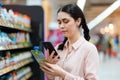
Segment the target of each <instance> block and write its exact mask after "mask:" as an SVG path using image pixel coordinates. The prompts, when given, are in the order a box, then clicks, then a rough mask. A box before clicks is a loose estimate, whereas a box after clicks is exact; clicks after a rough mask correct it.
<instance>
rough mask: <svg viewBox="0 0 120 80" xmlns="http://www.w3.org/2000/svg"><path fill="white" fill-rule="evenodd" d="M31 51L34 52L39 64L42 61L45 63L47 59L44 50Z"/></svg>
mask: <svg viewBox="0 0 120 80" xmlns="http://www.w3.org/2000/svg"><path fill="white" fill-rule="evenodd" d="M31 53H32V55H33V57H34V58H35V60H36V61H37V62H38V64H39V65H40V64H41V63H43V62H44V61H47V60H46V59H45V56H44V54H43V52H42V51H40V50H31Z"/></svg>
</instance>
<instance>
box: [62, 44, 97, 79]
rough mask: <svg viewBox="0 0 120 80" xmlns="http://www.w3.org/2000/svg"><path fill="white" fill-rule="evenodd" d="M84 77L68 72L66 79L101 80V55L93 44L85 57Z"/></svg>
mask: <svg viewBox="0 0 120 80" xmlns="http://www.w3.org/2000/svg"><path fill="white" fill-rule="evenodd" d="M84 66H85V67H84V68H85V69H84V72H85V73H84V77H80V76H75V75H73V74H70V73H67V74H66V76H65V78H64V80H99V78H98V69H99V56H98V51H97V49H96V47H95V46H92V47H91V48H90V49H89V50H88V54H87V56H86V57H85V65H84Z"/></svg>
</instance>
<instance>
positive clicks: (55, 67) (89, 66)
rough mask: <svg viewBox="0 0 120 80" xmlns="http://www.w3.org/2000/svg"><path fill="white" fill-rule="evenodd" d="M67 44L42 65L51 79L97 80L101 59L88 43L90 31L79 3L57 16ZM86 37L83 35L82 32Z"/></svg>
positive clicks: (63, 9)
mask: <svg viewBox="0 0 120 80" xmlns="http://www.w3.org/2000/svg"><path fill="white" fill-rule="evenodd" d="M57 15H58V17H57V21H58V24H59V28H60V31H61V32H62V33H63V35H64V36H65V39H64V41H63V42H62V43H61V44H58V45H57V46H56V50H57V52H58V54H59V55H58V56H56V57H53V54H54V51H53V52H52V54H51V55H49V50H47V55H48V56H47V60H48V62H44V63H43V64H41V65H40V68H41V70H43V71H44V72H45V73H46V76H47V79H48V80H98V69H99V56H98V52H97V49H96V47H95V46H94V45H93V44H92V43H90V42H89V39H90V36H89V29H88V27H87V24H86V20H85V17H84V14H83V12H82V11H81V9H80V8H79V7H78V6H77V5H76V4H68V5H65V6H63V7H61V8H60V9H59V10H58V13H57ZM82 29H83V33H84V37H83V35H82V32H80V31H82Z"/></svg>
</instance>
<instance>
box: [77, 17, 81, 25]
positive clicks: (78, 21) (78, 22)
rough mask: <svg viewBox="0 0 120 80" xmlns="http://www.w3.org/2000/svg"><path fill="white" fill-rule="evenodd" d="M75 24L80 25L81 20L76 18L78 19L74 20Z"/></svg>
mask: <svg viewBox="0 0 120 80" xmlns="http://www.w3.org/2000/svg"><path fill="white" fill-rule="evenodd" d="M76 23H77V25H78V26H79V25H80V23H81V18H78V19H77V20H76Z"/></svg>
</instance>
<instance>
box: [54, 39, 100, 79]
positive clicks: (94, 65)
mask: <svg viewBox="0 0 120 80" xmlns="http://www.w3.org/2000/svg"><path fill="white" fill-rule="evenodd" d="M67 44H68V42H66V44H65V47H64V49H63V51H60V50H57V47H56V50H57V52H58V53H59V55H60V61H59V62H58V63H57V64H58V65H59V66H61V67H62V68H63V69H64V70H66V71H67V72H68V73H67V75H66V76H65V78H64V80H98V69H99V56H98V52H97V49H96V47H95V46H94V45H93V44H92V43H90V42H88V41H86V40H85V39H84V37H81V38H80V39H79V40H77V41H76V42H75V43H74V44H73V45H72V47H71V49H69V50H68V45H67ZM68 53H69V54H68ZM54 80H63V79H61V77H58V76H56V77H55V79H54Z"/></svg>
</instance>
